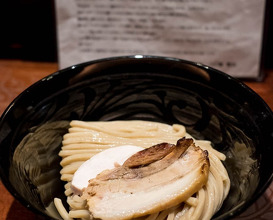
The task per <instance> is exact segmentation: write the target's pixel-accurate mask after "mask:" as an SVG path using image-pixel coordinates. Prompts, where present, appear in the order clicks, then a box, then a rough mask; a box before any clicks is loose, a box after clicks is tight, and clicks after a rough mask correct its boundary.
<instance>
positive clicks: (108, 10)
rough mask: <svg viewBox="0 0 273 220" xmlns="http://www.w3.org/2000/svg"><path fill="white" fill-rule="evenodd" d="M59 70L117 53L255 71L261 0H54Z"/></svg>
mask: <svg viewBox="0 0 273 220" xmlns="http://www.w3.org/2000/svg"><path fill="white" fill-rule="evenodd" d="M55 1H56V14H57V33H58V54H59V65H60V68H64V67H67V66H70V65H74V64H77V63H81V62H85V61H89V60H94V59H98V58H105V57H110V56H120V55H135V54H142V55H160V56H170V57H176V58H181V59H186V60H191V61H196V62H200V63H203V64H206V65H208V66H212V67H214V68H217V69H219V70H222V71H224V72H226V73H228V74H230V75H232V76H235V77H248V78H256V77H257V76H258V75H259V73H260V57H261V48H262V38H263V22H264V10H265V0H228V1H227V0H55Z"/></svg>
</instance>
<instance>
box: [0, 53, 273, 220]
mask: <svg viewBox="0 0 273 220" xmlns="http://www.w3.org/2000/svg"><path fill="white" fill-rule="evenodd" d="M72 119H79V120H117V119H118V120H125V119H126V120H130V119H144V120H151V121H159V122H165V123H169V124H173V123H180V124H183V125H185V126H186V128H187V130H188V132H189V133H190V134H192V135H193V136H194V137H195V138H200V139H207V140H210V141H212V143H213V145H214V147H215V148H216V149H217V150H220V151H221V152H223V153H225V154H226V156H227V159H226V161H225V166H226V168H227V170H228V173H229V175H230V178H231V190H230V193H229V195H228V197H227V199H226V201H225V202H224V204H223V206H222V208H221V210H220V211H219V212H218V213H217V214H216V215H215V216H214V219H228V218H232V217H234V216H236V215H238V214H239V213H241V212H242V211H243V210H245V209H246V208H247V207H249V206H250V205H251V204H252V203H253V202H255V200H257V198H258V197H259V196H260V195H261V194H262V193H263V192H264V191H265V189H266V188H267V187H268V186H269V184H270V182H271V180H272V171H273V167H272V158H271V157H272V155H273V147H272V145H273V126H272V125H273V114H272V111H271V110H270V109H269V107H268V106H267V105H266V104H265V103H264V101H263V100H262V99H261V98H260V97H259V96H258V95H257V94H256V93H254V92H253V91H252V90H251V89H249V88H248V87H247V86H246V85H244V84H243V83H241V82H239V81H238V80H236V79H234V78H232V77H230V76H229V75H226V74H224V73H222V72H220V71H217V70H215V69H212V68H210V67H207V66H204V65H201V64H198V63H194V62H189V61H184V60H179V59H174V58H163V57H153V56H129V57H116V58H108V59H101V60H96V61H91V62H87V63H83V64H78V65H75V66H72V67H69V68H66V69H64V70H61V71H58V72H56V73H54V74H52V75H49V76H48V77H45V78H44V79H42V80H40V81H38V82H37V83H35V84H34V85H32V86H31V87H29V88H28V89H27V90H25V91H24V92H23V93H22V94H21V95H19V96H18V97H17V98H16V99H15V100H14V101H13V102H12V103H11V105H10V106H9V107H8V108H7V110H6V111H5V112H4V114H3V115H2V117H1V119H0V167H1V179H2V181H3V183H4V184H5V186H6V187H7V189H8V190H9V191H10V192H11V194H12V195H14V197H15V198H16V199H18V200H19V201H20V202H22V203H23V204H24V205H25V206H26V207H28V208H30V209H32V210H33V211H36V212H37V213H39V214H41V215H43V216H50V217H51V218H54V214H52V213H53V212H54V211H53V210H54V208H53V206H52V199H53V198H54V197H61V198H64V195H63V182H61V180H60V174H59V171H60V165H59V162H60V158H59V157H58V152H59V150H60V145H61V140H62V135H63V134H64V133H66V132H67V127H68V122H67V121H70V120H72ZM56 121H63V122H62V123H60V124H55V122H56ZM48 123H50V126H44V125H48ZM64 201H65V199H64Z"/></svg>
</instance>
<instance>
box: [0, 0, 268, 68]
mask: <svg viewBox="0 0 273 220" xmlns="http://www.w3.org/2000/svg"><path fill="white" fill-rule="evenodd" d="M272 5H273V3H272V0H268V3H267V14H266V28H265V41H264V50H263V57H264V65H265V67H266V68H273V7H272ZM0 27H1V29H0V58H7V59H25V60H37V61H57V42H56V25H55V8H54V0H5V1H2V3H1V4H0Z"/></svg>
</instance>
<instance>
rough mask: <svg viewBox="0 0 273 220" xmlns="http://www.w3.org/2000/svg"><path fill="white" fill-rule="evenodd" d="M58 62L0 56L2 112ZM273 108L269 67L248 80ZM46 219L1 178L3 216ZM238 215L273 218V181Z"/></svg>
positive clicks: (0, 215) (272, 79) (272, 75)
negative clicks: (24, 203) (261, 76)
mask: <svg viewBox="0 0 273 220" xmlns="http://www.w3.org/2000/svg"><path fill="white" fill-rule="evenodd" d="M57 70H58V65H57V63H54V62H53V63H49V62H31V61H22V60H0V115H1V114H2V113H3V111H4V110H5V109H6V107H7V106H8V105H9V103H10V102H11V101H12V100H13V99H14V98H15V97H16V96H17V95H19V94H20V93H21V92H22V91H23V90H25V89H26V88H27V87H28V86H30V85H31V84H33V83H34V82H36V81H38V80H40V79H41V78H43V77H45V76H47V75H49V74H51V73H53V72H56V71H57ZM245 83H246V84H247V85H248V86H249V87H251V88H252V89H253V90H254V91H255V92H256V93H257V94H259V95H260V96H261V97H262V98H263V99H264V101H265V102H266V103H267V104H268V105H269V107H270V108H271V109H272V110H273V70H271V71H268V74H267V77H266V78H265V80H264V82H245ZM4 219H9V220H11V219H20V220H24V219H28V220H32V219H42V218H41V217H38V216H36V215H35V214H33V213H32V212H31V211H29V210H28V209H27V208H25V207H24V206H22V205H21V204H20V203H19V202H18V201H16V200H15V199H14V198H13V197H12V196H11V194H10V193H9V192H8V191H7V190H6V189H5V187H4V186H3V184H2V182H1V181H0V220H4ZM236 219H240V220H246V219H255V220H256V219H260V220H272V219H273V183H272V184H271V185H270V187H269V188H268V189H267V190H266V192H265V193H264V195H263V196H262V197H261V198H260V199H259V200H258V201H257V202H256V203H255V204H254V205H253V206H251V207H250V208H249V209H248V210H247V211H246V212H244V213H243V214H242V215H241V216H239V217H237V218H236Z"/></svg>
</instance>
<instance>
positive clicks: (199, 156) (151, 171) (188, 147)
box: [82, 138, 209, 220]
mask: <svg viewBox="0 0 273 220" xmlns="http://www.w3.org/2000/svg"><path fill="white" fill-rule="evenodd" d="M208 172H209V159H208V153H207V151H203V150H201V149H200V148H199V147H196V146H195V145H194V143H193V140H192V139H186V138H182V139H180V140H178V141H177V144H176V145H171V144H167V143H162V144H158V145H155V146H152V147H150V148H148V149H145V150H142V151H140V152H138V153H136V154H134V155H133V156H131V157H130V158H129V159H128V160H127V161H125V162H124V164H123V165H122V166H121V167H117V168H115V169H112V170H106V171H103V172H102V173H100V174H99V175H97V177H96V178H95V179H92V180H90V181H89V185H88V187H87V188H85V189H84V191H83V195H82V197H83V198H84V199H86V200H87V204H88V207H89V210H90V212H91V214H92V215H93V217H95V218H99V219H104V220H112V219H113V220H114V219H115V220H117V219H131V218H137V217H141V216H145V215H148V214H152V213H155V212H158V211H161V210H164V209H167V208H169V207H172V206H175V205H177V204H179V203H181V202H183V201H185V200H187V199H188V198H189V197H190V196H192V195H193V194H194V193H195V192H197V191H198V190H199V189H200V188H201V187H202V186H203V185H204V184H205V183H206V182H207V178H208Z"/></svg>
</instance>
